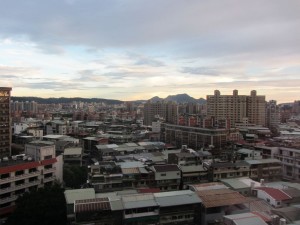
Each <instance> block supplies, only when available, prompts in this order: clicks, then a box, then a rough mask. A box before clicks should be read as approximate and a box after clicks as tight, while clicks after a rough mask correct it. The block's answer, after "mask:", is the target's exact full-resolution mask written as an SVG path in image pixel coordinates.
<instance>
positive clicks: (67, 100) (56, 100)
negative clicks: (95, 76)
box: [11, 96, 123, 105]
mask: <svg viewBox="0 0 300 225" xmlns="http://www.w3.org/2000/svg"><path fill="white" fill-rule="evenodd" d="M11 100H13V101H19V102H26V101H35V102H37V103H39V104H58V103H71V102H74V101H76V102H87V103H92V102H97V103H100V102H103V103H105V104H108V105H117V104H121V103H123V101H119V100H113V99H103V98H79V97H76V98H38V97H14V96H12V97H11Z"/></svg>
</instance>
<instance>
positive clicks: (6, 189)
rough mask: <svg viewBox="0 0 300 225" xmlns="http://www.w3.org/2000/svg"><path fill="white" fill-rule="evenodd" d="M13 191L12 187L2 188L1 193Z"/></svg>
mask: <svg viewBox="0 0 300 225" xmlns="http://www.w3.org/2000/svg"><path fill="white" fill-rule="evenodd" d="M12 191H13V188H12V187H7V188H2V189H0V195H1V194H5V193H9V192H12Z"/></svg>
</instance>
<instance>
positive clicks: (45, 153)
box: [25, 144, 55, 161]
mask: <svg viewBox="0 0 300 225" xmlns="http://www.w3.org/2000/svg"><path fill="white" fill-rule="evenodd" d="M25 152H26V154H28V155H30V156H31V157H33V158H34V159H35V160H37V161H40V160H44V159H47V158H55V145H50V146H40V145H38V144H26V145H25Z"/></svg>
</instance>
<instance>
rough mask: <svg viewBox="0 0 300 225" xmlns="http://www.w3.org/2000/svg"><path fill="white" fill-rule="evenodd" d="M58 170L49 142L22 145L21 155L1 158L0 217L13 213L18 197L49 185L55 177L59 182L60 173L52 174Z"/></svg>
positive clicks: (53, 151) (58, 166) (51, 144)
mask: <svg viewBox="0 0 300 225" xmlns="http://www.w3.org/2000/svg"><path fill="white" fill-rule="evenodd" d="M60 167H61V165H58V160H57V159H56V157H55V145H54V144H53V143H52V142H45V141H34V142H31V143H29V144H27V145H26V146H25V154H21V155H15V156H12V157H10V158H8V157H7V158H3V159H2V160H1V161H0V216H4V215H5V214H8V213H11V212H12V211H13V210H14V208H15V201H16V200H17V198H18V196H20V195H22V194H24V193H25V192H28V191H32V190H36V189H37V188H41V187H44V186H47V185H52V184H53V183H54V181H55V180H56V179H57V178H58V177H59V179H61V177H62V175H61V174H57V175H56V172H57V169H56V168H60ZM60 172H62V171H60ZM57 176H58V177H57ZM60 182H62V180H60Z"/></svg>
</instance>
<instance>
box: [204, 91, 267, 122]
mask: <svg viewBox="0 0 300 225" xmlns="http://www.w3.org/2000/svg"><path fill="white" fill-rule="evenodd" d="M207 115H208V116H213V117H215V118H216V120H219V119H229V120H230V124H231V126H234V124H235V123H238V122H242V121H243V119H244V118H248V120H249V123H253V124H257V125H262V126H265V124H266V119H265V115H266V101H265V96H263V95H257V94H256V91H255V90H253V91H251V94H250V96H247V95H239V94H238V91H237V90H234V91H233V94H232V95H221V93H220V91H219V90H215V92H214V95H207Z"/></svg>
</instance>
